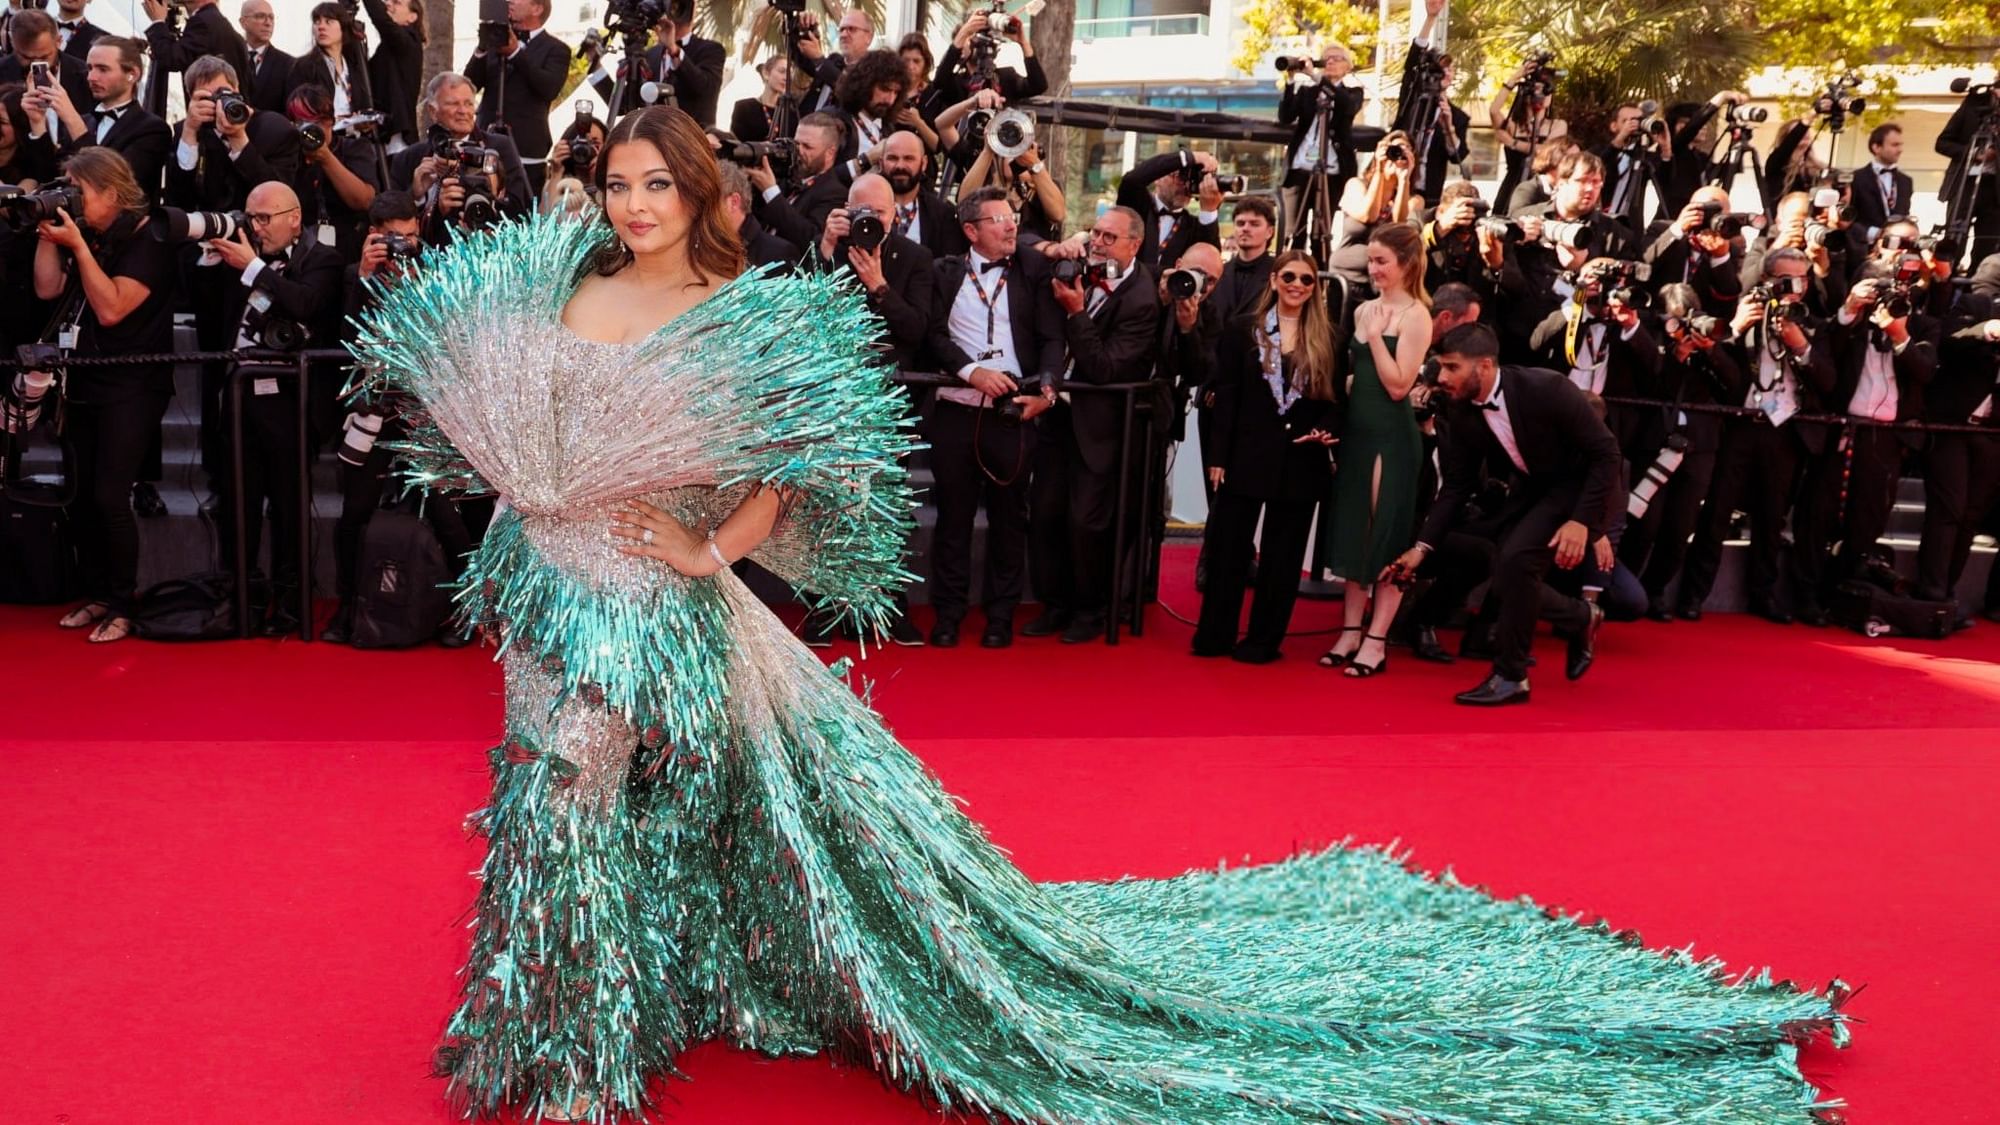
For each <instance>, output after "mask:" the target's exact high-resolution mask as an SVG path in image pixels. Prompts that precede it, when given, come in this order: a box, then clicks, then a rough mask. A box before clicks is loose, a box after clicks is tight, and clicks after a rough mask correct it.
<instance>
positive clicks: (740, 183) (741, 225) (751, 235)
mask: <svg viewBox="0 0 2000 1125" xmlns="http://www.w3.org/2000/svg"><path fill="white" fill-rule="evenodd" d="M720 167H721V169H722V208H723V210H725V211H728V212H729V215H730V217H731V218H733V219H735V220H736V237H738V238H740V239H742V240H743V259H744V262H745V263H746V264H748V265H749V266H750V268H752V269H755V268H756V267H758V266H768V265H771V264H772V263H774V262H775V263H778V264H780V265H784V266H786V267H787V268H789V267H792V266H796V265H797V264H798V262H799V255H800V253H801V251H800V250H799V248H798V247H796V246H794V245H792V244H791V243H789V242H786V241H785V240H784V239H782V238H779V237H778V236H777V235H775V234H772V233H771V232H770V231H768V230H765V229H764V224H762V223H760V222H758V221H757V216H756V214H755V210H756V208H755V206H754V204H753V201H754V200H755V199H756V198H757V189H756V188H754V187H751V186H750V177H749V175H748V174H746V173H745V172H744V170H743V166H742V165H741V164H736V163H734V162H732V161H728V160H724V161H722V163H721V165H720Z"/></svg>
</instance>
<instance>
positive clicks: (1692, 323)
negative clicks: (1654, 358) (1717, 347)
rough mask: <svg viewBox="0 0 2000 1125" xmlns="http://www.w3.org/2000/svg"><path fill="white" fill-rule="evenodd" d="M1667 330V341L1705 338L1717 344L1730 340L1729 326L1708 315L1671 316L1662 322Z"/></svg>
mask: <svg viewBox="0 0 2000 1125" xmlns="http://www.w3.org/2000/svg"><path fill="white" fill-rule="evenodd" d="M1662 323H1663V326H1664V327H1665V328H1666V330H1667V339H1669V340H1679V339H1681V338H1682V337H1684V336H1703V337H1706V338H1708V339H1710V340H1713V341H1715V342H1716V343H1718V344H1719V343H1721V342H1722V341H1724V340H1726V339H1728V338H1729V325H1727V324H1725V323H1723V321H1722V319H1721V318H1720V317H1714V316H1710V315H1709V314H1707V313H1689V314H1688V315H1686V316H1670V317H1667V318H1666V320H1665V321H1663V322H1662Z"/></svg>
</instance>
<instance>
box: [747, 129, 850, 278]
mask: <svg viewBox="0 0 2000 1125" xmlns="http://www.w3.org/2000/svg"><path fill="white" fill-rule="evenodd" d="M845 129H846V126H844V125H843V124H842V123H841V120H840V118H839V117H837V116H835V115H834V114H831V113H809V114H807V115H805V117H803V118H801V119H800V120H799V127H798V129H797V130H795V131H794V132H793V134H792V139H793V140H795V141H796V142H798V157H797V159H795V160H793V161H792V178H791V181H790V182H789V183H788V184H786V185H784V186H780V185H779V183H778V178H777V176H776V175H774V174H773V173H772V172H771V162H770V161H769V160H763V161H759V162H758V164H757V167H755V168H749V169H746V171H748V172H749V173H750V184H751V186H752V187H755V188H756V189H757V201H756V212H757V218H758V220H759V221H761V222H762V223H763V224H764V226H765V227H766V229H768V230H770V232H771V233H772V234H775V235H777V236H778V237H779V238H782V239H784V240H785V241H786V242H790V243H792V244H793V245H796V246H811V245H812V244H813V243H815V242H818V241H819V233H820V229H821V228H822V227H824V226H826V217H827V216H828V215H831V214H832V213H833V209H834V208H835V207H838V206H840V202H841V200H843V199H846V198H847V181H846V178H844V177H843V176H842V175H841V171H840V169H838V168H836V167H835V166H834V156H835V154H836V153H838V152H839V151H840V145H841V135H842V134H843V132H844V131H845Z"/></svg>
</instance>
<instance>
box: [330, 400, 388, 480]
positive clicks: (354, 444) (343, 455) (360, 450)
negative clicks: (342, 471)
mask: <svg viewBox="0 0 2000 1125" xmlns="http://www.w3.org/2000/svg"><path fill="white" fill-rule="evenodd" d="M341 429H342V430H343V431H344V432H343V433H342V435H341V439H340V451H339V453H337V454H336V455H335V456H338V457H339V458H340V459H341V460H342V461H343V462H345V463H347V464H349V465H352V466H354V467H355V468H357V469H359V468H361V467H362V466H364V465H366V464H367V463H368V454H369V452H370V451H371V450H373V449H374V448H375V439H376V438H379V437H381V436H382V416H381V415H380V414H362V413H354V414H349V415H348V416H347V421H346V423H345V424H344V425H343V426H342V427H341Z"/></svg>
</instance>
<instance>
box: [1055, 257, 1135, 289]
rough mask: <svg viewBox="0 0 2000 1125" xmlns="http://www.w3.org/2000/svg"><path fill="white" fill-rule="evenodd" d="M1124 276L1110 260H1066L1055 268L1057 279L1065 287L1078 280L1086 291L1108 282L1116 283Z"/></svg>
mask: <svg viewBox="0 0 2000 1125" xmlns="http://www.w3.org/2000/svg"><path fill="white" fill-rule="evenodd" d="M1122 276H1124V275H1123V274H1120V273H1119V272H1118V263H1116V262H1113V261H1110V260H1109V259H1078V258H1065V259H1064V260H1062V261H1060V262H1057V263H1056V266H1055V279H1056V280H1057V281H1060V282H1062V283H1063V284H1064V285H1069V284H1072V283H1074V282H1076V281H1078V280H1081V281H1082V282H1083V287H1084V288H1085V289H1091V288H1095V287H1096V286H1099V285H1103V284H1104V283H1105V282H1107V281H1116V280H1117V279H1118V278H1120V277H1122Z"/></svg>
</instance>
